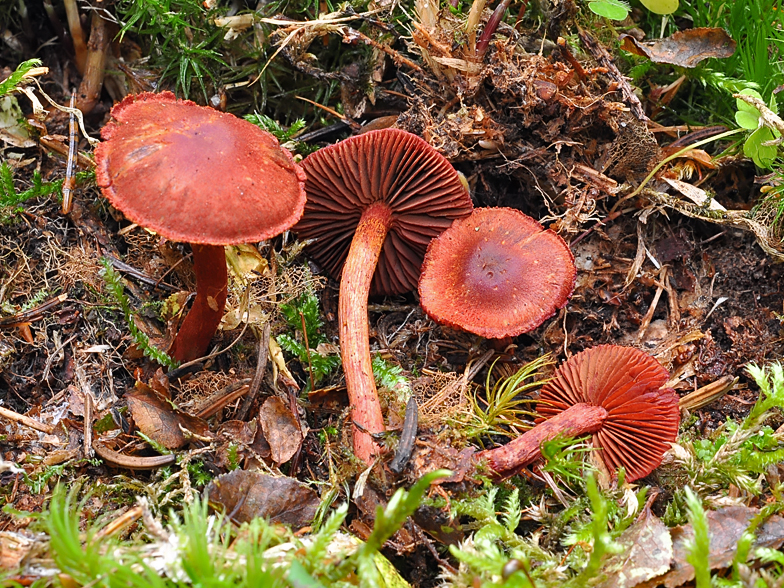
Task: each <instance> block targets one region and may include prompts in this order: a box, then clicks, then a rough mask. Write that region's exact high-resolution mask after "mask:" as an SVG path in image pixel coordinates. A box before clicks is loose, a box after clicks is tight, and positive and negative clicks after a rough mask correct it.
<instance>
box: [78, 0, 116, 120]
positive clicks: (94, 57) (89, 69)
mask: <svg viewBox="0 0 784 588" xmlns="http://www.w3.org/2000/svg"><path fill="white" fill-rule="evenodd" d="M109 36H110V35H109V31H108V30H107V27H106V21H105V20H104V19H103V18H101V16H100V15H99V14H98V12H97V11H96V12H93V17H92V30H91V32H90V42H89V44H88V53H87V59H86V60H85V67H84V76H83V77H82V83H81V84H79V92H78V101H77V104H76V107H77V108H78V109H79V110H81V111H82V113H84V114H87V113H89V112H92V110H93V108H95V105H96V104H98V99H99V98H100V97H101V89H102V88H103V76H104V70H105V69H106V54H107V50H108V49H109Z"/></svg>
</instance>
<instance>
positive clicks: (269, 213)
mask: <svg viewBox="0 0 784 588" xmlns="http://www.w3.org/2000/svg"><path fill="white" fill-rule="evenodd" d="M111 114H112V121H111V122H110V123H109V124H107V125H106V126H105V127H104V128H103V130H102V131H101V136H102V137H103V139H104V141H103V142H102V143H101V144H100V145H98V147H97V148H96V150H95V160H96V177H97V180H98V185H99V186H100V187H101V190H102V192H103V194H104V196H106V198H107V199H108V200H109V202H111V203H112V205H113V206H114V207H115V208H118V209H119V210H121V211H122V212H123V213H124V214H125V216H126V217H127V218H128V219H130V220H131V221H133V222H135V223H137V224H138V225H141V226H143V227H146V228H148V229H152V230H153V231H155V232H157V233H159V234H161V235H163V236H164V237H167V238H169V239H172V240H174V241H186V242H190V243H200V244H204V245H232V244H237V243H253V242H256V241H262V240H264V239H269V238H271V237H274V236H275V235H278V234H280V233H282V232H283V231H285V230H286V229H287V228H289V227H290V226H291V225H293V224H294V223H295V222H296V221H297V220H298V219H299V218H300V216H302V211H303V209H304V206H305V192H304V180H305V175H304V172H303V171H302V170H301V169H300V168H299V166H298V165H297V164H295V163H294V160H293V159H292V157H291V154H290V153H289V152H288V151H286V150H285V149H283V148H281V147H280V146H279V145H278V141H277V139H275V137H273V136H272V135H271V134H269V133H267V132H266V131H263V130H261V129H259V128H258V127H257V126H255V125H253V124H251V123H249V122H247V121H244V120H242V119H239V118H237V117H236V116H233V115H231V114H226V113H223V112H218V111H217V110H214V109H212V108H207V107H205V106H199V105H197V104H195V103H193V102H190V101H187V100H178V99H177V98H176V97H175V96H174V94H172V93H171V92H162V93H160V94H152V93H143V94H137V95H132V96H128V97H126V98H125V99H124V100H122V102H119V103H118V104H117V105H116V106H115V107H114V108H112V113H111Z"/></svg>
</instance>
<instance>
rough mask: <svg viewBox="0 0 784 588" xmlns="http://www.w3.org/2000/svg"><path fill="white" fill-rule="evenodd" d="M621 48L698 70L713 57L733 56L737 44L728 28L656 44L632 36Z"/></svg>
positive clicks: (693, 32)
mask: <svg viewBox="0 0 784 588" xmlns="http://www.w3.org/2000/svg"><path fill="white" fill-rule="evenodd" d="M621 49H623V50H625V51H628V52H629V53H634V54H635V55H640V56H642V57H647V58H648V59H650V60H651V61H653V62H655V63H669V64H672V65H679V66H681V67H695V66H696V65H697V64H698V63H699V62H700V61H702V60H704V59H708V58H709V57H717V58H719V59H723V58H726V57H730V56H731V55H732V54H733V53H734V52H735V41H733V40H732V37H730V36H729V35H728V34H727V33H726V32H725V31H724V29H721V28H696V29H688V30H686V31H678V32H677V33H675V34H674V35H672V36H671V37H665V38H664V39H655V40H653V41H638V40H637V39H635V38H634V37H632V36H631V35H621Z"/></svg>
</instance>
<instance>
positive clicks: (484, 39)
mask: <svg viewBox="0 0 784 588" xmlns="http://www.w3.org/2000/svg"><path fill="white" fill-rule="evenodd" d="M510 3H511V0H502V1H501V3H500V4H499V5H498V6H496V8H495V10H494V11H493V14H492V15H491V16H490V19H489V20H488V21H487V24H486V25H485V28H484V30H483V31H482V34H481V35H480V36H479V41H477V43H476V51H475V53H474V58H475V59H476V61H482V59H483V58H484V56H485V53H486V52H487V47H488V46H489V45H490V39H492V38H493V34H495V31H496V30H497V29H498V25H499V24H500V22H501V19H502V18H503V17H504V13H505V12H506V9H507V8H509V4H510Z"/></svg>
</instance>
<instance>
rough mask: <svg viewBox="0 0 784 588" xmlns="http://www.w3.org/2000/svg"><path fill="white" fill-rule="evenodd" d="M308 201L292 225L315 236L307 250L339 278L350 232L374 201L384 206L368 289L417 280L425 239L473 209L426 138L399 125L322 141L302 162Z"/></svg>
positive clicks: (397, 287)
mask: <svg viewBox="0 0 784 588" xmlns="http://www.w3.org/2000/svg"><path fill="white" fill-rule="evenodd" d="M302 166H303V167H304V168H305V173H306V175H307V181H306V184H305V189H306V191H307V194H308V201H307V204H306V205H305V214H304V215H303V217H302V220H300V222H299V223H298V224H297V225H296V227H294V230H295V231H296V233H297V235H298V236H299V238H300V239H316V240H317V243H316V244H314V245H313V246H312V247H310V250H309V253H310V255H311V256H312V257H313V258H314V259H315V260H316V261H317V262H318V263H320V264H321V265H322V266H323V267H324V268H325V269H326V270H327V271H328V272H329V273H330V274H331V275H332V276H333V277H335V278H338V277H340V274H341V271H342V269H343V264H344V262H345V260H346V255H347V254H348V249H349V246H350V245H351V239H352V237H353V236H354V230H355V228H356V226H357V223H358V222H359V219H360V217H361V216H362V212H363V211H364V210H365V209H366V208H368V207H369V206H370V205H371V204H375V203H378V202H380V203H384V204H386V205H387V206H389V209H390V213H391V217H392V222H391V226H390V228H389V232H388V234H387V236H386V240H385V241H384V245H383V248H382V250H381V255H380V257H379V261H378V266H377V268H376V273H375V275H374V277H373V283H372V286H371V291H372V292H374V293H382V294H399V293H402V292H408V291H410V290H412V289H414V287H415V286H416V283H417V280H418V279H419V268H420V266H421V265H422V258H423V257H424V255H425V250H426V249H427V245H428V243H429V242H430V240H431V239H432V238H433V237H435V236H436V235H438V234H439V233H441V231H443V230H444V229H446V228H447V227H449V225H451V224H452V221H453V220H454V219H456V218H461V217H463V216H466V215H467V214H469V213H470V212H471V209H472V208H473V206H472V204H471V199H470V197H469V195H468V191H467V190H466V188H465V186H464V185H463V183H462V182H461V181H460V177H459V176H458V174H457V172H456V171H455V170H454V168H453V167H452V166H451V165H450V163H449V162H448V161H447V160H446V159H445V158H444V157H443V156H442V155H441V154H440V153H438V151H436V150H435V149H433V148H432V147H431V146H430V145H428V143H427V142H425V141H424V140H422V139H420V138H419V137H417V136H416V135H412V134H411V133H407V132H406V131H402V130H400V129H383V130H379V131H370V132H368V133H364V134H362V135H358V136H356V137H350V138H348V139H346V140H345V141H341V142H340V143H336V144H335V145H331V146H329V147H324V148H323V149H320V150H319V151H317V152H315V153H313V154H311V155H309V156H308V157H306V158H305V160H304V161H303V162H302Z"/></svg>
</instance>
